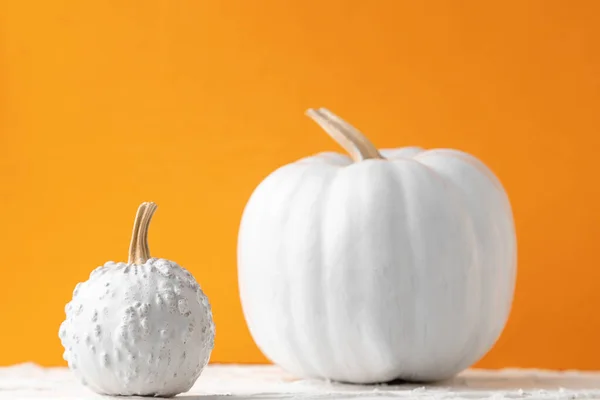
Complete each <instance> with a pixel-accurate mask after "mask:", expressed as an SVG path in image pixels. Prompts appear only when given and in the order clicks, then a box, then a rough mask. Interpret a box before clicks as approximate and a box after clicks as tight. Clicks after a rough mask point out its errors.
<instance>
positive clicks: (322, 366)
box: [238, 108, 517, 383]
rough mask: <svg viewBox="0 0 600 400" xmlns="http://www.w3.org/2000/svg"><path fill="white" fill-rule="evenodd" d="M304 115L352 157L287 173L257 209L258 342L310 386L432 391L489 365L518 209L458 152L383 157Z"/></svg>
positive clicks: (252, 222) (250, 260)
mask: <svg viewBox="0 0 600 400" xmlns="http://www.w3.org/2000/svg"><path fill="white" fill-rule="evenodd" d="M308 115H309V116H310V117H311V118H312V119H313V120H315V121H316V122H317V123H318V124H319V125H320V126H321V127H322V128H323V129H324V130H325V131H326V132H327V133H329V134H330V135H331V136H332V137H333V138H334V139H335V140H336V141H337V142H338V143H339V144H340V145H341V146H342V147H343V148H344V149H345V150H346V151H347V152H348V153H349V154H350V155H351V158H348V157H346V156H344V155H341V154H337V153H329V152H328V153H321V154H317V155H314V156H311V157H306V158H303V159H301V160H299V161H297V162H293V163H291V164H288V165H284V166H282V167H280V168H278V169H277V170H276V171H274V172H273V173H271V174H270V175H269V176H268V177H266V178H265V179H264V180H263V181H262V182H261V183H260V185H259V186H258V187H257V188H256V190H255V191H254V193H253V194H252V196H251V197H250V199H249V201H248V204H247V205H246V208H245V210H244V213H243V216H242V220H241V225H240V230H239V237H238V272H239V286H240V296H241V301H242V306H243V310H244V315H245V318H246V321H247V323H248V326H249V329H250V332H251V334H252V336H253V338H254V340H255V342H256V343H257V345H258V347H259V348H260V349H261V350H262V351H263V353H264V354H265V355H266V356H267V357H268V358H269V359H270V360H272V361H273V362H275V363H276V364H279V365H280V366H282V367H283V368H285V369H286V370H288V371H290V372H292V373H294V374H296V375H298V376H301V377H309V378H310V377H320V378H327V379H332V380H337V381H345V382H353V383H375V382H385V381H390V380H393V379H404V380H413V381H436V380H442V379H445V378H449V377H451V376H453V375H454V374H456V373H458V372H460V371H461V370H463V369H464V368H467V367H469V366H471V365H472V364H473V363H474V362H475V361H477V360H478V359H480V358H481V357H482V356H483V355H484V354H485V353H486V352H487V351H488V350H489V349H490V348H491V347H492V345H493V344H494V343H495V341H496V340H497V338H498V336H499V335H500V333H501V332H502V330H503V328H504V325H505V323H506V320H507V317H508V315H509V312H510V309H511V304H512V299H513V292H514V286H515V276H516V250H517V248H516V237H515V230H514V225H513V216H512V211H511V206H510V203H509V200H508V197H507V196H506V193H505V191H504V189H503V187H502V185H501V184H500V182H499V181H498V179H497V178H496V177H495V176H494V174H493V173H492V172H491V171H490V170H489V169H488V168H487V167H486V166H485V165H484V164H483V163H482V162H481V161H479V160H477V159H476V158H475V157H473V156H471V155H469V154H466V153H464V152H462V151H458V150H453V149H434V150H428V151H425V150H422V149H420V148H417V147H407V148H398V149H387V150H385V149H384V150H381V151H379V150H377V149H376V148H375V146H373V144H371V143H370V142H369V141H368V140H367V138H366V137H365V136H364V135H363V134H362V133H360V132H359V131H358V130H357V129H355V128H354V127H352V126H351V125H350V124H348V123H347V122H346V121H344V120H342V119H341V118H340V117H338V116H337V115H335V114H333V113H332V112H330V111H328V110H326V109H323V108H321V109H319V110H309V111H308Z"/></svg>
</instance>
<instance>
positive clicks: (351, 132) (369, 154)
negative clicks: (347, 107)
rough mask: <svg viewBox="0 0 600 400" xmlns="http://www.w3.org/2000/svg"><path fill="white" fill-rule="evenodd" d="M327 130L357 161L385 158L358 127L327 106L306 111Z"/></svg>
mask: <svg viewBox="0 0 600 400" xmlns="http://www.w3.org/2000/svg"><path fill="white" fill-rule="evenodd" d="M306 115H308V116H309V117H310V118H311V119H312V120H313V121H315V122H316V123H317V124H318V125H319V126H320V127H321V128H323V130H324V131H325V132H327V133H328V134H329V136H331V137H332V138H333V140H335V141H336V142H337V143H338V144H339V145H340V146H342V147H343V148H344V150H346V151H347V152H348V154H350V157H352V160H354V161H355V162H358V161H363V160H367V159H370V158H378V159H383V156H382V155H381V154H379V151H378V150H377V148H376V147H375V146H374V145H373V143H371V142H370V141H369V139H367V137H366V136H365V135H363V134H362V133H361V132H360V131H359V130H358V129H356V128H355V127H353V126H352V125H350V124H349V123H348V122H346V121H344V120H343V119H342V118H340V117H339V116H337V115H335V114H334V113H332V112H331V111H329V110H327V109H326V108H319V109H318V110H314V109H312V108H310V109H308V110H307V111H306Z"/></svg>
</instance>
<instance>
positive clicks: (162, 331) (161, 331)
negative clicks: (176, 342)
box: [160, 329, 170, 339]
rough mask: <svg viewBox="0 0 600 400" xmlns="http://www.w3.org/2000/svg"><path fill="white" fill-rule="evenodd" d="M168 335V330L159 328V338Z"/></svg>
mask: <svg viewBox="0 0 600 400" xmlns="http://www.w3.org/2000/svg"><path fill="white" fill-rule="evenodd" d="M169 336H170V333H169V331H168V330H166V329H161V330H160V337H161V338H163V339H165V338H168V337H169Z"/></svg>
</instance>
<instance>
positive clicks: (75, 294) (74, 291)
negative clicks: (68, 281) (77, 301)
mask: <svg viewBox="0 0 600 400" xmlns="http://www.w3.org/2000/svg"><path fill="white" fill-rule="evenodd" d="M80 288H81V282H79V283H78V284H77V285H75V289H73V298H75V297H77V295H78V294H79V289H80Z"/></svg>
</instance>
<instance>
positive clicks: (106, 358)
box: [100, 352, 110, 368]
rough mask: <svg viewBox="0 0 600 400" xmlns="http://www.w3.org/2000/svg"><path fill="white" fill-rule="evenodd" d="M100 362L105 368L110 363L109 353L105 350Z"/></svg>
mask: <svg viewBox="0 0 600 400" xmlns="http://www.w3.org/2000/svg"><path fill="white" fill-rule="evenodd" d="M100 363H101V364H102V366H103V367H104V368H106V367H108V366H109V365H110V357H109V356H108V353H105V352H104V353H102V354H101V355H100Z"/></svg>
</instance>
